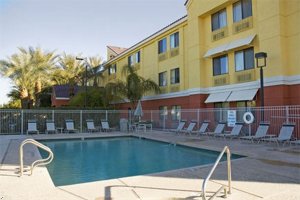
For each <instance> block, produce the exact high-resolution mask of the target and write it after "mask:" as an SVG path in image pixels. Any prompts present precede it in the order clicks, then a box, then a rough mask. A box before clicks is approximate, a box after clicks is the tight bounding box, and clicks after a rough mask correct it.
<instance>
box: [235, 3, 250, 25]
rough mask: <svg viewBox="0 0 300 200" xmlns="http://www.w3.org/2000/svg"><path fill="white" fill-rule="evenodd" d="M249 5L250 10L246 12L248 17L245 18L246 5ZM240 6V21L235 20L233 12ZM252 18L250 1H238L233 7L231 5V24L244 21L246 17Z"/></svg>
mask: <svg viewBox="0 0 300 200" xmlns="http://www.w3.org/2000/svg"><path fill="white" fill-rule="evenodd" d="M247 4H248V5H250V8H248V9H250V10H248V11H247V12H249V15H247V16H245V15H246V14H245V13H247V12H246V9H247V8H246V5H247ZM238 5H240V9H241V10H240V12H241V16H240V17H241V18H240V19H236V15H237V14H236V12H235V10H236V9H235V8H236V7H237V6H238ZM251 16H253V6H252V0H239V1H238V2H235V3H234V4H233V5H232V17H233V23H237V22H239V21H242V20H243V19H246V18H248V17H251Z"/></svg>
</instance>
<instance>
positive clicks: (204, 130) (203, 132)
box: [192, 121, 210, 136]
mask: <svg viewBox="0 0 300 200" xmlns="http://www.w3.org/2000/svg"><path fill="white" fill-rule="evenodd" d="M209 122H210V121H203V123H202V125H201V127H200V128H199V130H197V131H192V133H196V134H197V136H200V135H207V134H206V133H207V130H208V126H209Z"/></svg>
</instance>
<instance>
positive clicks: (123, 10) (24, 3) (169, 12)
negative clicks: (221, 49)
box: [0, 0, 186, 104]
mask: <svg viewBox="0 0 300 200" xmlns="http://www.w3.org/2000/svg"><path fill="white" fill-rule="evenodd" d="M184 2H185V0H0V59H6V58H7V56H10V55H12V54H13V53H16V52H17V51H18V50H17V48H18V47H25V48H27V47H29V46H33V47H37V46H39V47H41V48H42V49H44V50H49V51H53V50H55V52H56V53H61V52H63V51H65V52H66V53H70V54H79V53H81V54H82V56H85V57H86V56H95V55H100V56H101V57H103V58H104V59H105V58H106V46H107V45H114V46H121V47H130V46H132V45H133V44H135V43H137V42H139V41H140V40H142V39H144V38H146V37H147V36H149V35H151V34H152V33H154V32H156V31H157V30H159V29H161V28H163V27H164V26H166V25H168V24H170V23H171V22H173V21H175V20H177V19H178V18H180V17H182V16H184V15H186V10H185V7H184ZM10 89H11V88H10V85H9V80H7V79H3V78H1V79H0V90H1V93H0V104H2V103H4V102H7V100H8V99H7V97H6V94H7V93H8V92H9V91H10Z"/></svg>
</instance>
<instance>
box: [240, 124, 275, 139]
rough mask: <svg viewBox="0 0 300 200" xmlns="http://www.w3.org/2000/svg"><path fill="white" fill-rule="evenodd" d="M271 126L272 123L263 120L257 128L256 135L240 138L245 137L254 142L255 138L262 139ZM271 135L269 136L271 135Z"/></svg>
mask: <svg viewBox="0 0 300 200" xmlns="http://www.w3.org/2000/svg"><path fill="white" fill-rule="evenodd" d="M269 127H270V123H268V122H261V123H260V124H259V126H258V128H257V130H256V133H255V135H250V136H244V137H241V138H240V139H245V140H251V142H254V140H258V142H259V140H261V139H262V138H265V137H267V132H268V129H269ZM271 136H272V135H270V136H269V137H271Z"/></svg>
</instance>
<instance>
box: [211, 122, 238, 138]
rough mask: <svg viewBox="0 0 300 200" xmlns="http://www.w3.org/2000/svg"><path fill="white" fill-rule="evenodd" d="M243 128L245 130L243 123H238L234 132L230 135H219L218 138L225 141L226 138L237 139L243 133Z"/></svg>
mask: <svg viewBox="0 0 300 200" xmlns="http://www.w3.org/2000/svg"><path fill="white" fill-rule="evenodd" d="M242 128H243V123H238V122H237V123H236V124H235V125H234V127H233V128H232V130H231V131H230V133H229V134H228V133H227V134H217V135H216V137H224V139H226V138H230V139H233V138H237V137H239V135H240V133H241V131H242Z"/></svg>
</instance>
